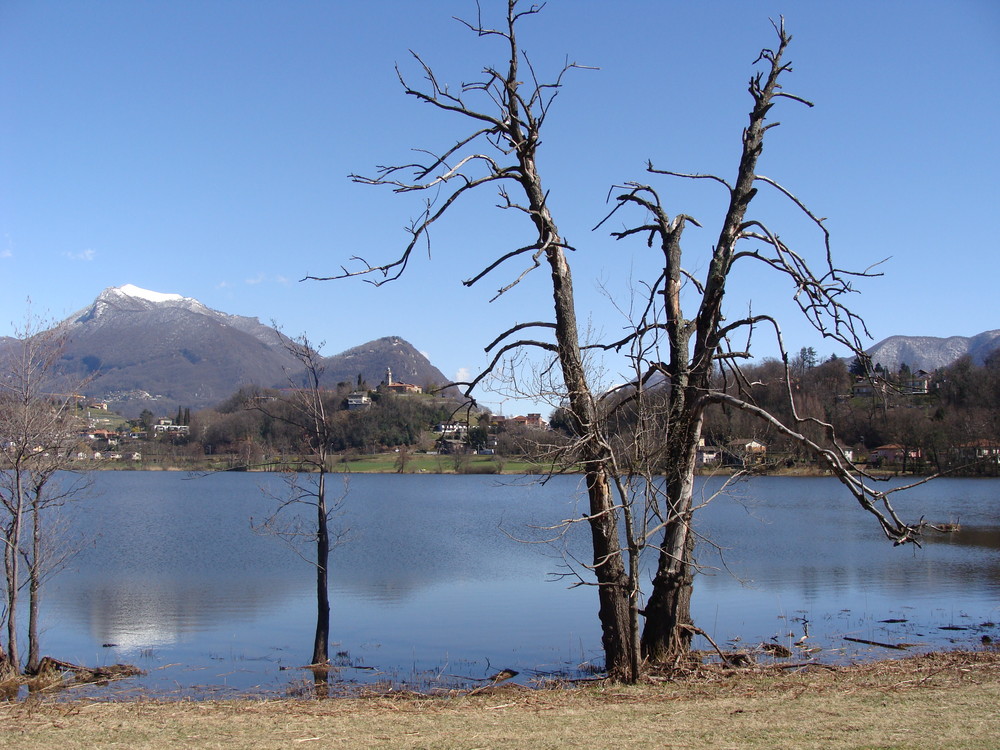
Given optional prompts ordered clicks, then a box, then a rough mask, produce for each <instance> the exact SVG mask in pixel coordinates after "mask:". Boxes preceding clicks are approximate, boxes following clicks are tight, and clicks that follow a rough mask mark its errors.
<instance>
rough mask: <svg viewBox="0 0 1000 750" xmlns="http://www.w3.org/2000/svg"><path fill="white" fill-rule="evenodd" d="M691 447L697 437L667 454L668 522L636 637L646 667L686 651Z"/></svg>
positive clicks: (691, 537) (692, 469)
mask: <svg viewBox="0 0 1000 750" xmlns="http://www.w3.org/2000/svg"><path fill="white" fill-rule="evenodd" d="M700 428H701V425H700V419H699V420H697V425H696V427H695V431H696V433H697V434H698V435H700V432H701V429H700ZM684 432H687V431H684ZM669 439H670V438H668V440H669ZM697 446H698V437H697V436H696V437H694V438H693V439H692V438H691V437H689V436H687V435H685V436H684V437H683V438H682V439H681V440H676V439H675V440H673V441H672V445H671V446H670V447H671V450H670V452H669V453H668V461H669V466H668V469H667V482H668V486H667V507H666V509H665V511H666V513H667V514H668V516H667V518H666V524H665V527H664V531H663V541H662V543H661V547H660V554H659V560H658V562H657V566H656V575H655V576H654V578H653V588H652V591H651V593H650V596H649V600H648V602H647V603H646V609H645V615H646V625H645V627H644V628H643V633H642V654H643V657H644V658H645V659H647V660H648V661H652V662H667V663H669V662H673V661H674V660H676V659H677V658H678V657H679V656H681V655H683V654H684V653H686V652H687V651H688V650H689V649H690V647H691V631H690V630H689V629H688V628H687V627H686V626H688V625H690V624H691V592H692V585H693V582H694V568H693V566H694V541H695V537H694V534H693V533H692V531H691V516H692V513H693V495H694V474H695V462H696V456H697Z"/></svg>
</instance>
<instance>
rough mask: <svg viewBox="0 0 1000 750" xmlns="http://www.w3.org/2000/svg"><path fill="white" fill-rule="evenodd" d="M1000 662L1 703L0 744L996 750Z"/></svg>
mask: <svg viewBox="0 0 1000 750" xmlns="http://www.w3.org/2000/svg"><path fill="white" fill-rule="evenodd" d="M998 703H1000V653H998V652H996V651H977V652H969V651H965V652H939V653H932V654H924V655H921V656H915V657H911V658H906V659H900V660H892V661H884V662H868V663H864V664H858V665H854V666H846V667H834V666H823V665H810V666H808V667H803V668H799V669H794V670H789V669H780V668H767V667H753V668H748V669H732V668H726V667H723V666H720V665H703V666H701V667H699V668H698V669H696V670H694V671H693V672H691V673H690V674H689V675H688V676H687V677H685V678H683V679H676V680H657V679H654V680H649V681H646V682H644V683H643V684H639V685H634V686H622V685H613V684H607V683H603V682H592V683H584V684H576V685H574V686H561V687H552V688H549V689H528V688H525V687H523V686H518V685H511V684H510V683H505V684H498V685H496V686H494V687H492V688H491V689H489V690H478V691H476V692H475V693H474V694H470V693H464V694H451V695H444V696H438V697H432V696H426V695H421V694H417V693H404V692H387V693H374V692H372V693H369V694H367V695H365V696H359V697H355V698H344V699H339V700H315V699H312V700H301V699H299V700H290V699H279V700H237V701H202V702H189V701H173V702H170V701H147V700H133V701H123V702H89V701H84V700H75V701H69V702H63V701H48V700H44V699H36V698H33V699H30V700H28V701H26V702H19V703H18V702H10V703H6V704H0V726H2V727H3V731H2V733H0V746H9V747H17V748H23V749H24V750H40V749H41V748H51V747H111V746H124V745H128V746H129V747H133V748H153V747H156V748H173V747H177V748H180V747H185V748H188V747H193V748H208V747H223V746H225V747H254V748H286V747H289V746H295V745H297V744H300V743H302V744H306V745H307V746H311V745H312V744H313V743H315V745H316V746H317V747H319V746H321V745H322V746H324V747H327V746H335V747H368V748H417V747H435V748H444V749H445V750H447V749H448V748H460V747H461V748H468V747H574V748H590V747H594V748H596V747H602V748H606V747H629V748H645V747H650V748H652V747H656V748H663V747H684V748H717V747H740V748H772V747H796V748H857V747H873V746H877V747H887V746H891V747H894V748H927V747H949V748H994V747H995V746H996V738H997V737H998V736H1000V713H998V712H997V710H996V706H997V705H998Z"/></svg>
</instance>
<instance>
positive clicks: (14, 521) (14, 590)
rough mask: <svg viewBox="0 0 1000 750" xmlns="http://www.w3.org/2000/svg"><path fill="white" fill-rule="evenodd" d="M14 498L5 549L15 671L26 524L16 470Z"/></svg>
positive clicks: (9, 639) (10, 651)
mask: <svg viewBox="0 0 1000 750" xmlns="http://www.w3.org/2000/svg"><path fill="white" fill-rule="evenodd" d="M13 490H14V497H13V498H12V501H13V506H14V507H13V508H12V509H11V519H10V527H9V530H8V533H7V538H6V539H5V540H4V541H5V547H4V572H5V574H6V577H7V660H8V662H9V663H10V665H11V666H12V667H13V668H14V669H15V670H19V669H20V664H21V660H20V654H19V653H18V648H17V604H18V591H19V586H20V577H21V569H20V557H19V546H20V541H21V528H22V525H23V522H24V485H23V479H22V476H21V472H20V471H19V470H18V469H17V468H15V469H14V487H13Z"/></svg>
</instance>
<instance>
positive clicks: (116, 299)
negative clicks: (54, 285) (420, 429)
mask: <svg viewBox="0 0 1000 750" xmlns="http://www.w3.org/2000/svg"><path fill="white" fill-rule="evenodd" d="M59 327H60V328H61V329H62V330H63V331H64V332H65V334H66V337H67V343H66V347H65V349H64V351H63V354H62V357H61V358H60V360H59V362H58V364H57V368H56V369H57V373H56V374H57V377H56V378H55V379H54V380H53V382H51V383H49V384H48V386H47V387H48V388H50V389H51V390H52V391H54V392H66V390H65V389H67V388H71V387H73V385H72V384H74V383H79V382H80V381H81V379H83V378H89V381H88V382H87V384H86V386H85V387H84V388H83V394H82V395H85V396H88V397H91V398H95V399H100V400H102V401H107V402H108V405H109V407H110V408H112V409H114V410H115V411H119V412H120V413H122V414H124V415H126V416H129V417H135V416H138V414H139V413H140V412H141V411H142V410H144V409H149V410H150V411H152V412H153V413H154V414H157V415H159V416H168V415H172V414H173V413H175V412H176V411H177V408H178V407H179V406H181V407H190V408H192V409H202V408H205V407H209V406H213V405H215V404H217V403H219V402H220V401H222V400H224V399H225V398H227V397H229V396H230V395H232V394H233V393H234V392H235V391H236V390H237V389H239V388H240V387H242V386H246V385H257V386H261V387H287V386H288V383H289V377H291V379H292V382H294V381H295V379H296V374H297V373H298V372H299V371H301V369H302V368H301V365H300V364H299V362H298V360H296V359H295V358H294V357H293V356H292V355H291V354H289V352H288V351H287V350H286V348H285V346H284V343H285V342H286V341H287V339H286V338H285V337H284V336H282V335H281V334H280V333H279V332H277V331H276V330H275V329H274V328H272V327H271V326H267V325H264V324H262V323H261V322H260V320H259V319H257V318H252V317H246V316H241V315H230V314H228V313H224V312H220V311H218V310H213V309H212V308H209V307H207V306H205V305H203V304H202V303H201V302H199V301H198V300H196V299H192V298H190V297H183V296H181V295H179V294H164V293H161V292H153V291H150V290H148V289H142V288H140V287H137V286H133V285H131V284H126V285H124V286H120V287H109V288H107V289H105V290H104V291H102V292H101V293H100V294H99V295H98V296H97V298H96V299H95V300H94V301H93V302H92V303H91V304H90V305H88V306H87V307H85V308H83V309H81V310H78V311H77V312H76V313H74V314H73V315H71V316H69V317H68V318H67V319H66V320H64V321H63V322H62V323H60V324H59ZM15 343H16V340H14V339H9V338H8V339H3V340H0V352H2V350H3V349H4V348H5V347H8V346H11V345H12V344H15ZM324 365H325V367H326V374H325V378H324V385H327V384H329V385H334V384H336V383H337V382H340V381H350V382H354V381H356V379H357V377H358V375H359V374H360V375H361V376H362V379H364V380H366V381H367V382H368V383H369V384H370V385H372V386H375V385H378V383H380V382H381V381H382V378H383V376H384V374H385V370H386V368H392V372H393V377H394V379H395V380H398V381H404V382H412V383H414V384H416V385H421V386H422V385H425V384H427V383H431V382H433V383H439V384H443V383H446V382H448V381H447V378H445V377H444V375H442V374H441V371H440V370H438V369H437V368H436V367H434V366H433V365H432V364H431V363H430V362H429V361H428V360H427V358H426V357H424V356H423V355H422V354H420V353H419V352H418V351H417V350H416V349H415V348H414V347H413V346H412V345H410V344H409V343H408V342H406V341H404V340H403V339H401V338H399V337H387V338H383V339H378V340H376V341H373V342H369V343H367V344H362V345H361V346H358V347H355V348H353V349H349V350H347V351H346V352H344V353H342V354H338V355H335V356H333V357H328V358H326V359H325V360H324Z"/></svg>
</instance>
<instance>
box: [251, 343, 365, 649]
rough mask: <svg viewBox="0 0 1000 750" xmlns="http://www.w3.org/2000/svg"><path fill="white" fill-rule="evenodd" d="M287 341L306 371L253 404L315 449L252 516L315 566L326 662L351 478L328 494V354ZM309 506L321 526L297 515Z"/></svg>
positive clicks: (318, 639)
mask: <svg viewBox="0 0 1000 750" xmlns="http://www.w3.org/2000/svg"><path fill="white" fill-rule="evenodd" d="M279 333H280V331H279ZM283 340H284V341H285V347H286V349H287V350H288V352H289V353H290V354H291V355H292V356H293V357H295V359H296V360H298V362H299V364H300V365H301V366H302V371H301V372H299V373H288V375H289V378H288V382H289V386H290V387H289V388H288V390H287V391H286V392H285V393H284V394H283V395H282V396H281V397H275V398H274V399H271V398H261V397H252V398H251V400H250V401H249V402H248V404H247V408H251V409H254V410H256V411H260V412H262V413H264V414H267V415H268V416H270V417H271V418H273V419H277V420H279V421H281V422H284V423H286V424H288V425H291V426H293V427H295V428H297V429H299V430H300V431H301V433H302V437H303V439H304V442H305V443H306V444H307V445H308V447H309V453H308V455H305V456H303V457H302V458H301V462H302V465H300V466H297V467H288V469H287V470H286V471H285V472H284V477H283V478H284V481H285V490H284V492H283V493H280V494H277V493H276V494H273V495H272V497H273V498H274V500H275V501H276V507H275V509H274V511H273V512H272V513H270V514H269V515H268V516H267V517H266V518H264V519H263V520H261V521H255V520H254V519H252V518H251V519H250V525H251V527H252V528H253V530H254V531H255V532H257V533H261V534H269V535H272V536H276V537H278V538H279V539H281V540H282V541H284V542H285V543H286V544H288V545H289V547H291V548H292V549H293V550H294V551H295V552H296V554H298V555H300V556H301V557H302V558H303V559H304V560H306V561H308V562H309V563H310V564H312V565H313V567H314V568H315V570H316V633H315V637H314V638H313V654H312V662H311V664H312V665H316V666H322V665H326V664H328V663H329V661H330V572H329V571H330V551H331V549H333V548H334V547H336V546H337V545H338V544H340V543H342V542H343V541H344V539H345V538H346V531H344V530H340V529H335V530H333V531H332V532H331V525H330V521H331V519H332V518H333V517H334V516H336V515H337V514H338V513H340V511H341V506H342V503H343V501H344V498H345V497H346V494H347V492H346V482H345V490H344V493H343V494H341V495H340V496H339V497H338V498H337V499H335V500H332V501H331V500H330V499H329V498H328V496H327V474H329V472H330V442H331V423H330V416H332V415H331V414H330V413H329V407H328V405H327V403H326V400H325V398H326V394H325V393H324V391H323V389H322V388H321V387H320V380H321V379H322V377H323V365H322V358H321V357H320V355H319V352H318V351H317V350H316V349H314V348H313V347H312V345H311V344H310V342H309V339H308V338H307V337H306V336H304V335H303V336H300V337H299V338H297V339H284V337H283ZM303 469H305V472H303ZM303 506H305V507H307V508H308V507H311V508H313V511H314V513H315V525H313V524H308V523H304V522H302V520H301V519H300V518H298V517H297V515H296V511H297V510H300V509H301V508H302V507H303ZM303 544H306V545H312V546H313V551H312V553H311V554H310V553H308V552H304V551H303V549H302V545H303Z"/></svg>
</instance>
